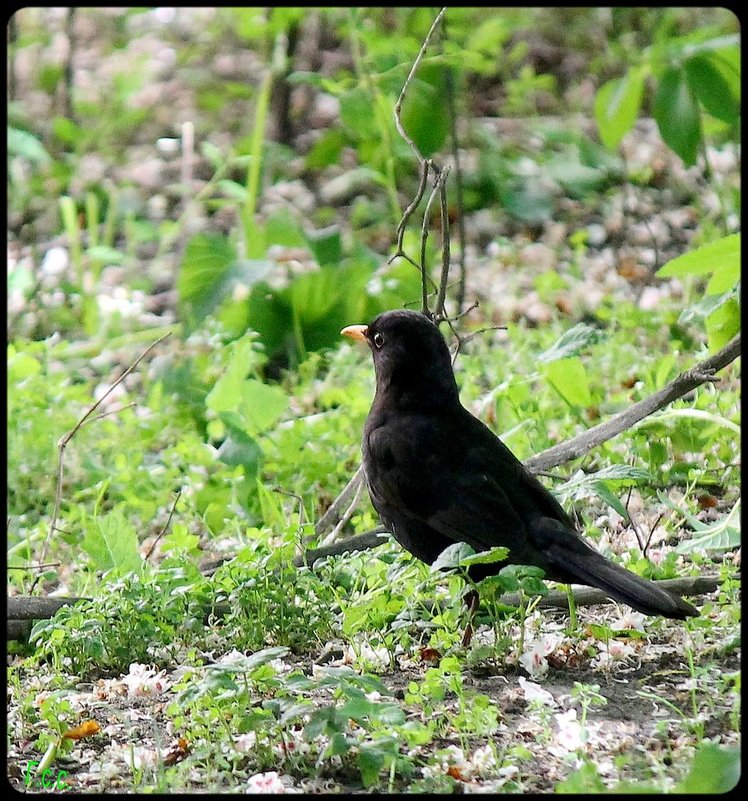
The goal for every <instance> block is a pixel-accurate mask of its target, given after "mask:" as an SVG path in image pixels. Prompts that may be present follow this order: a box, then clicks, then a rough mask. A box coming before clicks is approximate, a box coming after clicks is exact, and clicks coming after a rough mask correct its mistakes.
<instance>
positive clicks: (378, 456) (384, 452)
mask: <svg viewBox="0 0 748 801" xmlns="http://www.w3.org/2000/svg"><path fill="white" fill-rule="evenodd" d="M341 334H343V335H345V336H347V337H351V338H353V339H357V340H361V341H364V342H366V343H367V344H368V345H369V347H370V348H371V351H372V354H373V357H374V371H375V374H376V393H375V395H374V401H373V403H372V405H371V409H370V411H369V416H368V417H367V419H366V424H365V426H364V435H363V443H362V454H363V466H364V473H365V476H366V483H367V485H368V489H369V495H370V496H371V501H372V504H373V505H374V508H375V509H376V510H377V512H378V513H379V515H380V516H381V518H382V521H383V523H384V524H385V526H386V527H387V529H388V530H389V531H390V532H391V533H392V535H393V536H394V538H395V539H396V540H397V541H398V542H399V543H400V545H402V546H403V547H404V548H406V549H407V550H408V551H410V552H411V553H412V554H413V555H414V556H416V557H418V558H419V559H421V560H422V561H424V562H426V563H428V564H431V563H432V562H433V561H434V560H435V559H436V557H437V556H438V555H439V554H440V553H441V552H442V551H443V550H444V549H445V548H446V547H447V546H449V545H452V544H453V543H455V542H466V543H468V544H469V545H471V546H472V547H473V548H474V549H475V550H476V551H485V550H488V549H490V548H493V547H495V546H504V547H506V548H509V556H508V559H507V560H506V561H505V562H497V563H493V564H488V565H473V566H471V567H470V568H469V570H468V573H469V575H470V577H471V578H472V579H473V580H474V581H479V580H480V579H482V578H485V577H486V576H488V575H492V574H494V573H497V572H498V571H499V570H501V568H502V567H504V566H505V565H506V564H511V563H513V564H521V565H536V566H538V567H541V568H542V569H543V570H544V571H545V575H546V577H547V578H549V579H553V580H555V581H561V582H566V583H575V584H588V585H591V586H593V587H598V588H599V589H601V590H602V591H603V592H604V593H605V594H606V595H608V596H609V597H611V598H614V599H615V600H616V601H621V602H623V603H626V604H628V605H629V606H632V607H633V608H634V609H637V610H638V611H640V612H643V613H644V614H647V615H664V616H665V617H670V618H678V619H684V618H686V617H691V616H694V615H697V614H698V612H697V610H696V609H695V608H694V607H693V606H691V605H690V604H689V603H686V601H684V600H682V599H681V598H679V597H677V596H675V595H673V594H672V593H670V592H668V591H667V590H665V589H663V588H662V587H658V586H657V585H656V584H655V583H653V582H651V581H648V580H647V579H644V578H641V577H640V576H637V575H636V574H635V573H632V572H631V571H630V570H626V569H625V568H623V567H620V566H619V565H617V564H615V563H613V562H611V561H610V560H608V559H606V558H605V557H604V556H603V555H602V554H600V553H599V552H598V551H596V550H595V549H594V548H592V547H591V546H590V545H588V544H587V543H586V542H585V541H584V540H583V539H582V538H581V536H580V535H579V534H578V533H577V531H576V530H575V527H574V524H573V523H572V521H571V518H570V517H569V516H568V515H567V514H566V512H565V511H564V509H563V508H562V507H561V505H560V504H559V503H558V501H557V500H556V499H555V498H554V497H553V495H551V493H550V492H549V491H548V490H547V489H546V488H545V487H544V486H543V485H542V484H541V483H540V482H539V481H538V480H537V479H536V478H535V477H534V476H533V475H532V474H531V473H530V472H529V471H528V470H527V469H526V468H525V467H524V465H523V464H522V463H521V462H520V461H519V460H518V459H517V458H516V457H515V456H514V454H513V453H512V452H511V451H510V450H509V448H507V447H506V445H504V443H503V442H502V441H501V440H500V439H499V438H498V437H497V436H496V435H495V434H494V433H493V432H492V431H491V430H490V429H489V428H487V427H486V426H485V425H484V424H483V423H482V422H481V421H480V420H478V419H477V418H476V417H474V416H473V415H472V414H470V412H468V411H467V410H466V409H465V408H464V407H463V406H462V404H461V403H460V398H459V394H458V390H457V384H456V383H455V378H454V373H453V372H452V363H451V359H450V354H449V350H448V348H447V344H446V342H445V341H444V338H443V336H442V335H441V333H440V332H439V329H438V328H437V326H436V325H435V324H434V323H433V322H431V320H429V319H428V318H427V317H426V316H425V315H424V314H421V313H418V312H413V311H405V310H402V311H389V312H384V313H383V314H380V315H379V316H378V317H377V318H376V319H375V320H374V321H373V322H372V323H370V324H369V325H368V326H367V325H351V326H348V327H346V328H344V329H343V330H342V331H341ZM466 600H467V599H466ZM476 602H477V598H475V597H474V598H472V599H471V601H470V603H471V606H472V605H473V604H475V603H476Z"/></svg>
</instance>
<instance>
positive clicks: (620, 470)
mask: <svg viewBox="0 0 748 801" xmlns="http://www.w3.org/2000/svg"><path fill="white" fill-rule="evenodd" d="M647 419H649V418H647ZM653 480H654V476H653V475H652V474H651V473H650V472H649V471H648V470H644V469H643V468H641V467H636V466H635V465H630V464H611V465H608V466H607V467H604V468H603V469H602V470H598V471H597V472H596V473H589V474H588V473H585V472H584V471H582V470H577V472H576V473H574V475H573V476H572V477H571V478H570V479H569V480H568V481H566V482H564V483H563V484H561V485H560V486H559V487H556V488H555V489H554V494H556V495H565V496H566V495H574V494H576V493H579V491H580V490H586V489H591V490H592V491H594V492H597V491H598V490H597V486H598V485H599V484H601V483H602V482H605V484H607V485H610V484H613V485H615V483H619V484H623V485H624V486H630V485H631V484H638V483H642V482H648V481H653Z"/></svg>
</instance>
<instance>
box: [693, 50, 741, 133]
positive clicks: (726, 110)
mask: <svg viewBox="0 0 748 801" xmlns="http://www.w3.org/2000/svg"><path fill="white" fill-rule="evenodd" d="M685 69H686V75H687V76H688V84H689V86H690V87H691V89H693V91H694V92H695V93H696V97H698V99H699V102H700V103H701V104H702V105H703V106H704V108H705V109H706V110H707V111H708V112H709V113H710V114H711V115H712V116H713V117H716V118H717V119H719V120H722V121H723V122H727V123H734V122H736V121H737V119H738V117H739V116H740V102H739V100H738V99H737V98H736V97H734V96H733V95H732V92H731V91H730V84H729V83H728V82H727V81H726V80H725V78H724V77H723V75H722V73H721V72H720V71H719V69H717V67H716V66H715V64H714V61H713V57H712V56H708V55H697V56H694V57H693V58H689V59H688V61H686V63H685Z"/></svg>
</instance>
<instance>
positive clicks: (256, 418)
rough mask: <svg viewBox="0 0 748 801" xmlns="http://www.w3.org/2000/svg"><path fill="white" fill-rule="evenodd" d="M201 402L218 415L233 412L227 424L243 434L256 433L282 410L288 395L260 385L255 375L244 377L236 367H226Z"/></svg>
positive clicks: (272, 422)
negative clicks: (229, 423)
mask: <svg viewBox="0 0 748 801" xmlns="http://www.w3.org/2000/svg"><path fill="white" fill-rule="evenodd" d="M205 403H206V406H208V408H209V409H212V410H213V411H214V412H216V413H218V414H221V413H230V414H233V415H234V416H233V417H232V418H231V424H232V425H237V426H238V427H240V428H241V429H242V430H243V431H244V432H245V433H246V434H258V433H260V432H262V431H265V430H266V429H268V428H269V427H270V426H272V425H273V424H274V423H276V422H277V421H278V419H279V418H280V417H281V415H282V414H283V413H284V412H285V411H286V409H287V408H288V396H287V395H286V393H285V392H284V391H283V390H282V389H281V388H280V387H277V386H270V385H268V384H263V382H262V381H258V380H257V379H255V378H250V379H244V378H242V377H240V373H238V372H236V370H227V371H226V372H225V373H224V374H223V375H222V376H221V378H219V379H218V381H216V383H215V385H214V387H213V389H212V390H211V391H210V392H209V393H208V396H207V397H206V399H205ZM239 421H241V422H240V423H239Z"/></svg>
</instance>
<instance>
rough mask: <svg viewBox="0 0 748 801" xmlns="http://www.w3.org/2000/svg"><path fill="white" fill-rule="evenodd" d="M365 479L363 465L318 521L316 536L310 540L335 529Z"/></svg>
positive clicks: (315, 530)
mask: <svg viewBox="0 0 748 801" xmlns="http://www.w3.org/2000/svg"><path fill="white" fill-rule="evenodd" d="M363 478H364V468H363V465H361V466H359V468H358V470H356V472H355V473H354V474H353V475H352V476H351V478H350V480H349V481H348V483H347V484H346V485H345V487H343V489H342V490H341V492H340V495H338V497H337V498H336V499H335V500H334V501H333V502H332V503H331V504H330V508H329V509H328V510H327V511H326V512H325V513H324V514H323V515H322V517H320V519H319V520H318V521H317V523H316V524H315V526H314V535H313V536H312V537H310V538H309V539H310V540H312V539H314V537H321V536H322V535H323V534H325V533H327V532H328V531H329V530H330V529H332V528H334V527H335V524H336V523H337V522H338V521H339V520H340V516H341V515H342V514H343V510H344V509H346V507H347V506H348V504H349V503H350V502H351V498H353V496H354V495H355V494H356V492H357V490H358V488H359V486H360V485H361V482H362V481H363Z"/></svg>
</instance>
